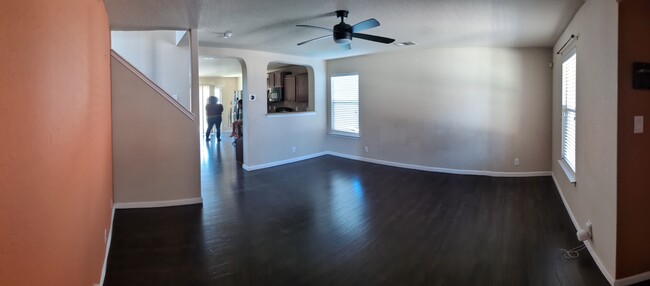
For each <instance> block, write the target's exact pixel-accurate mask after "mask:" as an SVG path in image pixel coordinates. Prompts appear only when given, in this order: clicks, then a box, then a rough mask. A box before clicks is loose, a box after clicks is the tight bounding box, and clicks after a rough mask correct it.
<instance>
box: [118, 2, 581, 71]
mask: <svg viewBox="0 0 650 286" xmlns="http://www.w3.org/2000/svg"><path fill="white" fill-rule="evenodd" d="M105 2H106V6H107V9H108V13H109V20H110V23H111V28H112V29H114V30H140V29H144V30H154V29H172V28H173V29H186V28H188V27H189V28H199V43H200V45H202V46H213V47H224V48H241V49H248V50H260V51H268V52H277V53H283V54H292V55H300V56H309V57H317V58H322V59H332V58H342V57H348V56H355V55H363V54H369V53H377V52H386V51H396V50H400V49H413V48H422V47H468V46H473V47H476V46H487V47H551V46H552V45H553V44H554V43H555V42H556V41H557V38H558V37H559V35H560V33H561V32H562V31H563V30H564V28H565V27H566V25H567V24H568V23H569V21H570V20H571V18H572V17H573V15H574V14H575V13H576V11H577V10H578V9H579V8H580V6H581V5H582V4H583V0H403V1H395V0H354V1H353V0H223V1H216V0H106V1H105ZM338 9H345V10H349V11H350V15H349V17H348V18H347V19H346V22H347V23H349V24H351V25H353V24H356V23H358V22H360V21H363V20H366V19H368V18H375V19H377V20H378V21H379V22H380V23H381V26H380V27H377V28H374V29H371V30H367V31H364V33H367V34H373V35H379V36H384V37H389V38H394V39H396V40H397V42H402V41H413V42H415V43H417V45H416V46H411V47H397V46H395V45H386V44H379V43H374V42H369V41H365V40H362V39H353V41H352V50H349V51H345V50H342V49H340V48H339V47H338V46H337V45H336V44H334V42H333V41H332V40H331V39H325V40H320V41H315V42H311V43H308V44H305V45H303V46H297V45H296V44H297V43H299V42H302V41H305V40H309V39H311V38H315V37H319V36H324V35H327V34H328V32H327V31H320V30H316V29H307V28H300V27H296V25H297V24H308V25H315V26H321V27H326V28H331V27H332V26H333V25H335V24H337V23H338V20H337V19H336V17H335V16H334V14H333V11H335V10H338ZM226 31H231V32H232V33H233V35H232V37H231V38H229V39H223V38H219V36H218V34H219V33H223V32H226Z"/></svg>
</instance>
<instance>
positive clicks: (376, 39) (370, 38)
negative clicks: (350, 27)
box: [352, 33, 395, 44]
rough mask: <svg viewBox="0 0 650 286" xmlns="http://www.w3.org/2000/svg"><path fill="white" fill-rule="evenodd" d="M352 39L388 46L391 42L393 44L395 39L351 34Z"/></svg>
mask: <svg viewBox="0 0 650 286" xmlns="http://www.w3.org/2000/svg"><path fill="white" fill-rule="evenodd" d="M352 38H359V39H364V40H368V41H373V42H379V43H384V44H390V43H392V42H395V39H391V38H385V37H380V36H374V35H368V34H361V33H352Z"/></svg>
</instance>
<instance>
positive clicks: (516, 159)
mask: <svg viewBox="0 0 650 286" xmlns="http://www.w3.org/2000/svg"><path fill="white" fill-rule="evenodd" d="M515 166H519V158H515Z"/></svg>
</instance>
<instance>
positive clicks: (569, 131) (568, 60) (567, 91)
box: [560, 47, 578, 184]
mask: <svg viewBox="0 0 650 286" xmlns="http://www.w3.org/2000/svg"><path fill="white" fill-rule="evenodd" d="M576 79H577V51H576V48H575V47H574V48H573V49H571V50H570V52H568V53H567V54H565V55H563V57H562V122H561V124H562V125H561V126H562V138H561V139H562V141H561V152H562V153H561V155H562V159H560V166H562V170H564V172H565V173H566V175H567V178H568V179H569V181H570V182H571V183H574V184H575V182H576V179H575V172H576V146H577V145H576V137H577V136H576V134H577V132H576V131H577V118H578V117H577V80H576Z"/></svg>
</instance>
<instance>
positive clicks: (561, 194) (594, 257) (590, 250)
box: [551, 174, 629, 285]
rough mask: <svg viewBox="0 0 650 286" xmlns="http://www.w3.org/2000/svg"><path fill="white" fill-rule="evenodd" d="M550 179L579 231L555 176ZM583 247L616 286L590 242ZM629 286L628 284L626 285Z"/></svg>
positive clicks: (586, 242) (606, 277)
mask: <svg viewBox="0 0 650 286" xmlns="http://www.w3.org/2000/svg"><path fill="white" fill-rule="evenodd" d="M551 177H552V178H553V182H555V187H556V188H557V191H558V192H559V193H560V197H561V198H562V203H564V208H566V211H567V212H568V213H569V217H571V221H572V222H573V226H574V227H575V228H576V230H580V229H582V228H580V224H579V223H578V221H577V220H576V217H575V216H574V215H573V211H571V207H570V206H569V203H568V202H567V200H566V198H565V197H564V193H563V192H562V188H561V187H560V184H559V183H558V181H557V179H556V178H555V174H551ZM585 246H587V250H588V251H589V254H591V257H592V258H593V259H594V262H596V265H597V266H598V268H599V269H600V272H602V273H603V275H604V276H605V279H607V281H608V282H609V284H611V285H618V284H615V279H614V276H613V275H612V274H611V273H609V271H607V268H605V264H604V263H603V261H602V260H600V257H599V256H598V254H596V251H595V250H594V247H593V246H592V245H591V241H585ZM626 285H629V284H626Z"/></svg>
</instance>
